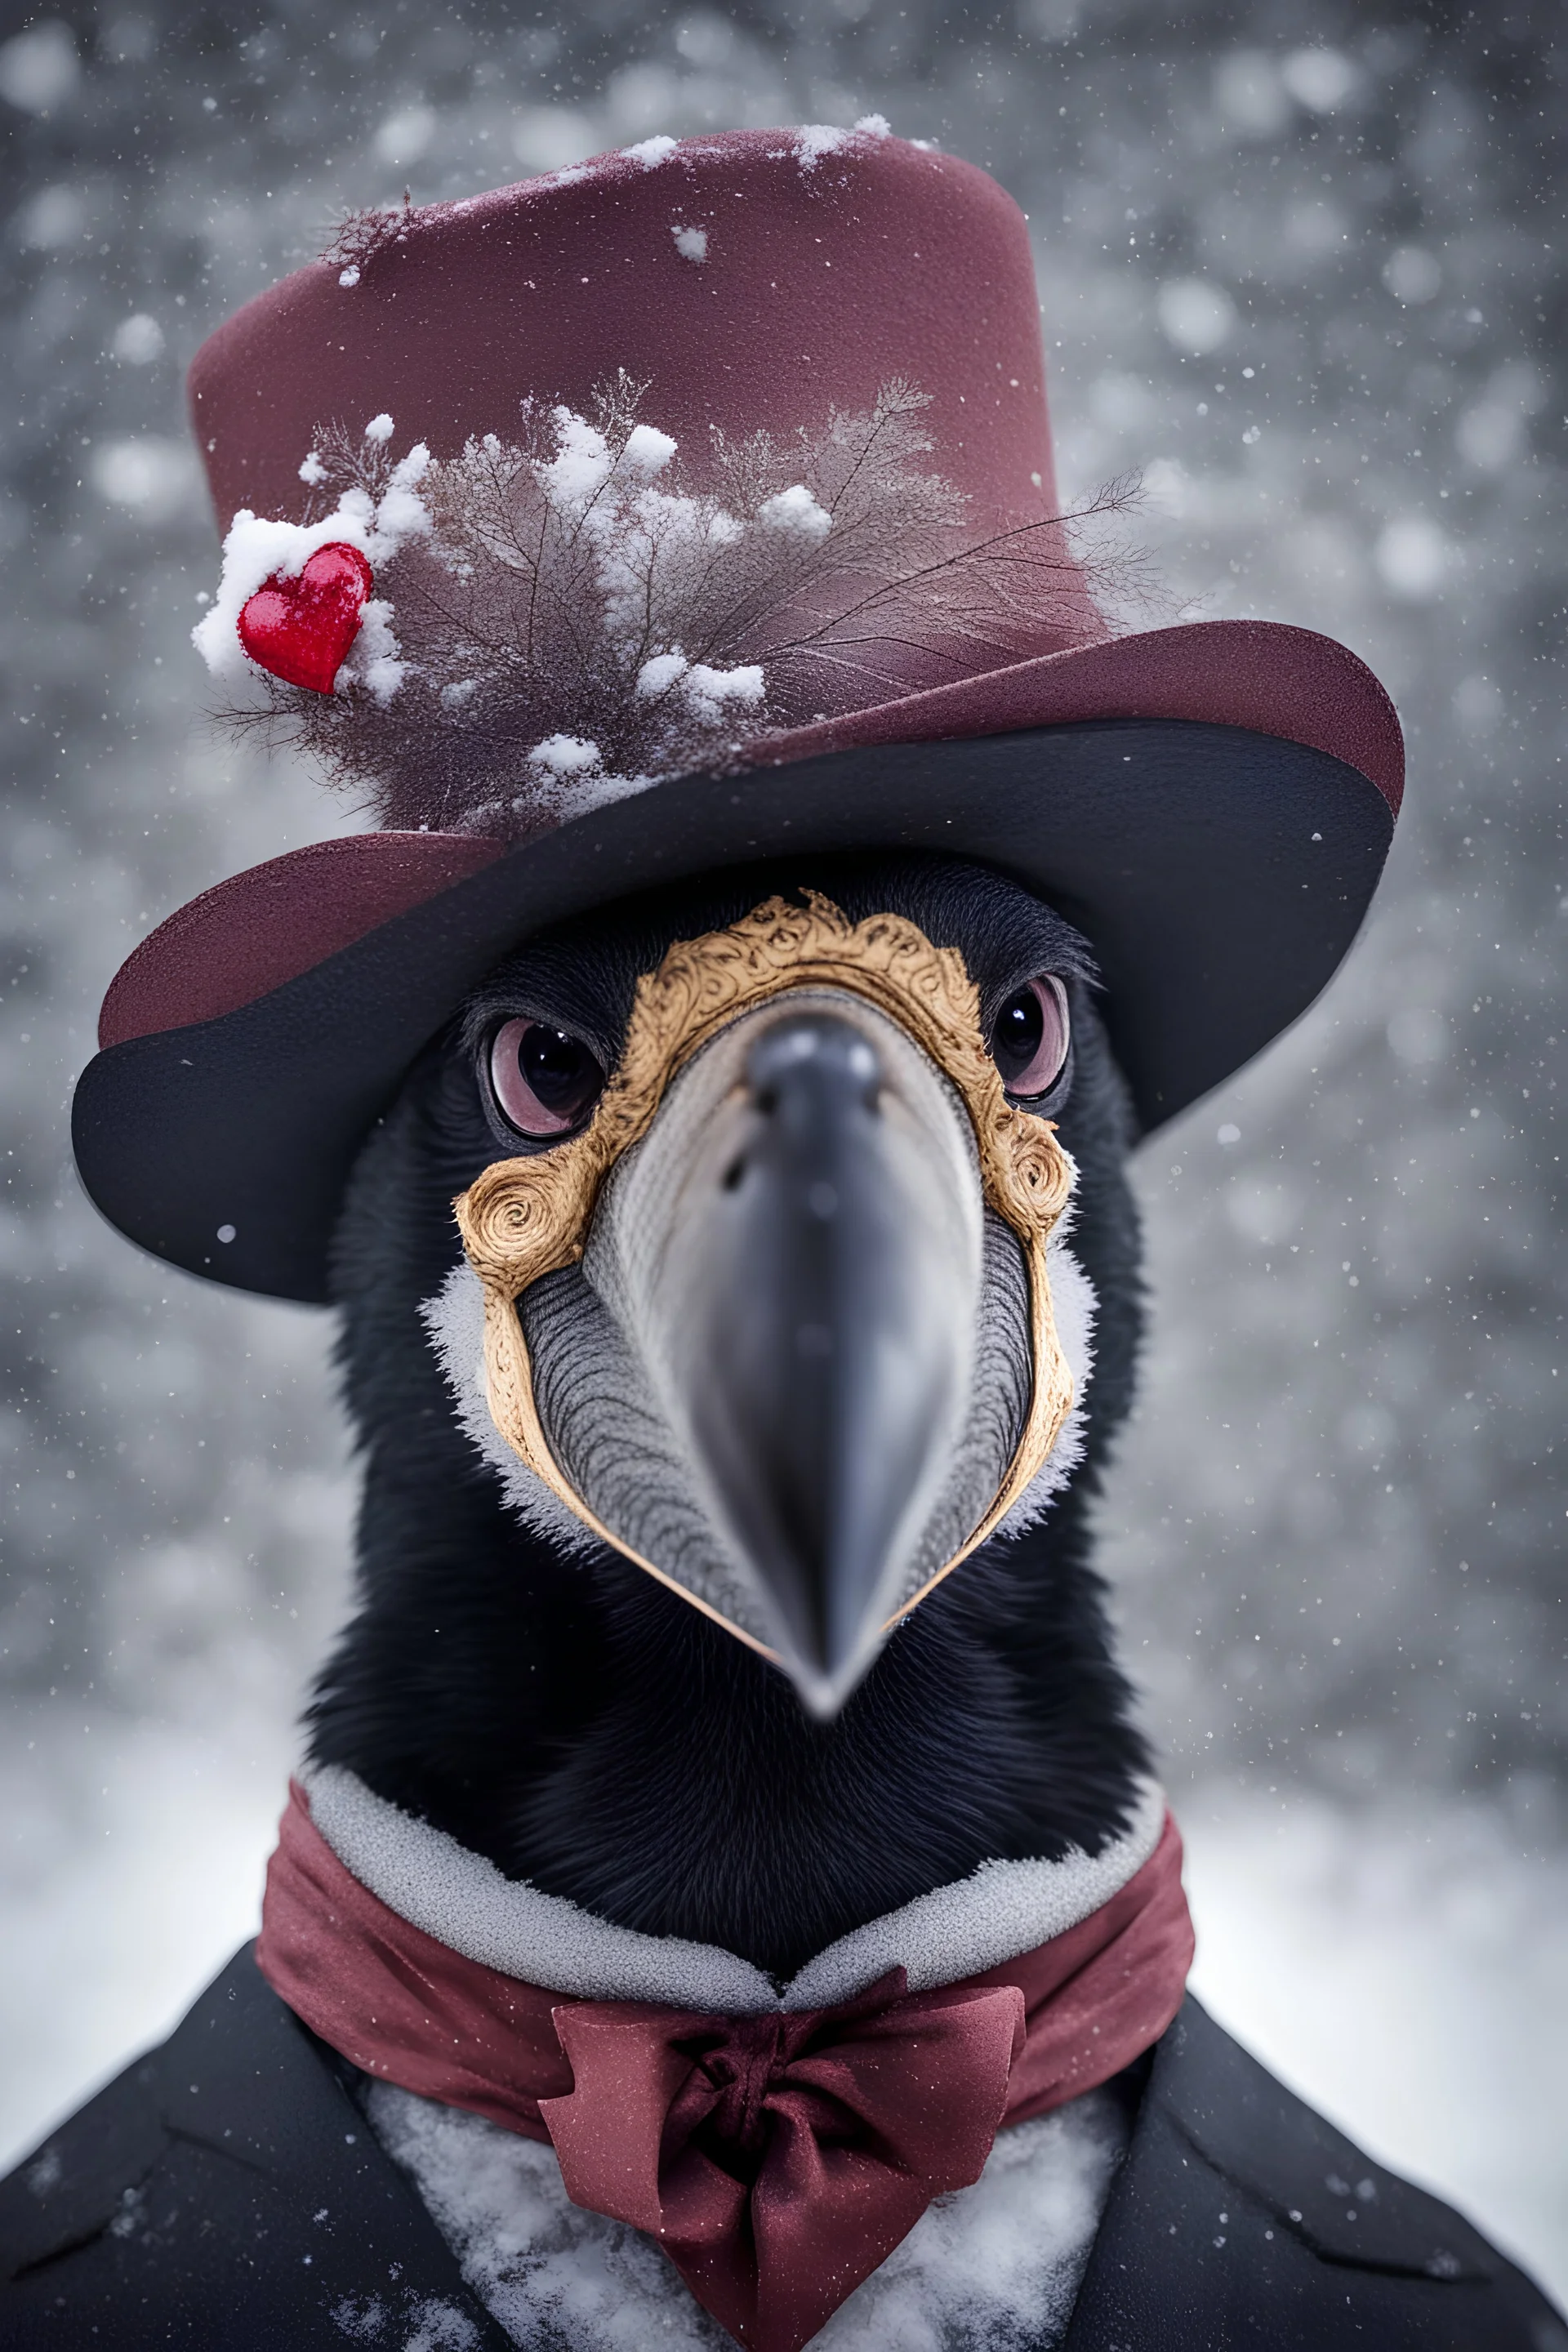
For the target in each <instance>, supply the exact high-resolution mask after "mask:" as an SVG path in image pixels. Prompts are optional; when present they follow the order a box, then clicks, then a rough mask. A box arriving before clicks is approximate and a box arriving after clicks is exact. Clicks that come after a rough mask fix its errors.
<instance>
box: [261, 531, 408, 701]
mask: <svg viewBox="0 0 1568 2352" xmlns="http://www.w3.org/2000/svg"><path fill="white" fill-rule="evenodd" d="M374 585H375V575H374V572H372V570H371V568H370V565H369V563H368V562H366V560H365V558H364V557H363V555H362V554H361V553H360V551H359V549H358V548H357V547H350V546H349V545H348V543H347V541H343V540H333V541H332V542H331V546H330V547H318V548H317V550H316V551H315V553H314V555H312V556H311V558H310V562H308V563H306V564H305V566H304V567H303V569H302V570H301V571H300V572H296V573H295V574H294V575H293V576H292V577H291V578H289V577H287V576H286V575H284V574H283V573H281V572H274V573H273V575H272V577H271V579H270V580H268V582H267V583H266V585H265V586H264V587H260V588H258V590H257V592H256V593H255V595H254V596H252V597H251V599H250V600H249V602H248V604H247V605H246V607H245V610H244V611H243V612H242V613H241V614H240V616H239V642H240V644H241V645H242V646H244V647H245V650H246V652H247V654H248V655H249V656H250V658H251V660H252V661H253V662H256V663H258V665H259V667H261V668H262V669H267V670H270V671H271V673H272V675H273V677H280V678H283V679H285V680H286V681H287V683H288V684H289V686H306V687H309V688H310V691H311V692H312V693H313V694H331V690H332V684H333V681H334V679H335V678H336V677H337V674H338V672H339V670H340V669H341V668H342V665H343V660H344V657H345V656H346V655H347V653H348V650H349V647H350V646H352V645H353V641H354V639H355V637H356V636H358V635H359V625H360V616H361V614H363V611H364V607H365V599H366V598H367V597H368V596H369V594H370V592H371V590H372V588H373V587H374Z"/></svg>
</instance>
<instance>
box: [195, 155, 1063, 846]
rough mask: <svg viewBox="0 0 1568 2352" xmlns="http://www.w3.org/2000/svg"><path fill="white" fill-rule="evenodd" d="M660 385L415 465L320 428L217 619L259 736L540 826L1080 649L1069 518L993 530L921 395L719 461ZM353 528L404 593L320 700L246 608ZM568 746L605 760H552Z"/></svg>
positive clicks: (837, 416) (373, 441)
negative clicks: (1071, 645)
mask: <svg viewBox="0 0 1568 2352" xmlns="http://www.w3.org/2000/svg"><path fill="white" fill-rule="evenodd" d="M837 135H839V136H842V137H843V138H853V137H856V136H863V135H869V134H858V133H848V132H846V133H842V134H837ZM646 389H647V387H646V386H644V385H641V384H638V383H635V382H634V381H633V380H632V379H631V378H630V377H629V376H627V375H626V374H625V373H622V374H620V375H619V376H617V377H616V380H615V381H614V382H613V383H607V384H605V385H603V386H601V387H600V388H599V390H598V391H597V392H596V393H595V396H594V399H593V402H592V404H591V405H590V410H589V413H588V414H586V415H580V414H578V412H577V411H576V410H574V409H573V408H571V407H569V406H567V405H565V404H561V403H556V404H545V403H543V402H525V403H524V404H522V408H521V415H520V419H519V425H518V427H517V437H516V438H515V439H505V440H503V439H502V438H501V437H500V436H499V435H498V434H495V433H487V434H484V435H482V436H475V437H474V438H473V439H471V440H469V441H468V443H466V444H465V446H464V447H463V448H462V450H461V451H460V452H458V454H457V455H456V456H455V457H448V458H443V459H440V460H437V461H432V460H431V458H430V457H429V454H428V452H427V451H426V449H425V448H424V447H423V446H420V447H419V448H417V449H415V450H411V451H410V452H409V453H408V454H407V456H406V457H403V458H402V459H396V460H395V458H394V456H393V446H394V442H393V434H392V430H391V425H392V419H391V417H390V416H389V415H386V414H385V413H383V414H382V415H377V416H374V417H373V418H372V419H371V420H370V425H369V426H368V427H366V426H360V427H359V428H357V429H354V428H351V427H347V426H344V425H340V424H328V425H321V426H319V427H318V428H317V430H316V432H315V433H314V434H313V436H311V441H310V449H309V452H308V455H307V456H306V457H305V460H304V470H303V475H302V478H303V480H304V484H305V488H306V489H307V491H308V493H309V504H308V506H307V509H306V512H305V515H304V518H303V520H301V521H300V522H299V523H297V524H296V523H292V522H273V521H266V522H262V521H258V519H257V518H256V517H254V516H245V517H239V518H237V519H236V525H235V529H234V530H232V531H231V533H230V540H229V543H228V545H227V548H226V562H225V580H224V585H223V589H222V591H221V593H220V597H219V600H218V604H217V605H216V608H215V609H214V610H213V611H211V612H209V613H208V614H206V615H205V618H204V620H203V622H202V623H201V625H200V626H199V627H198V629H197V631H196V642H197V644H198V645H199V646H200V647H201V649H202V651H203V652H204V654H205V656H206V657H207V658H208V660H209V662H211V663H212V664H213V665H214V667H215V668H216V671H217V673H218V675H219V676H220V677H222V678H223V679H224V681H225V683H226V684H229V683H232V684H234V685H242V684H243V685H244V686H245V687H246V688H247V692H246V693H245V694H243V695H236V696H235V697H234V699H233V706H232V708H231V709H230V711H229V714H228V716H229V718H230V719H231V721H232V723H233V724H234V726H235V727H236V728H237V729H244V730H247V731H252V732H254V731H257V730H261V731H262V732H263V733H269V734H270V738H271V740H273V741H275V742H278V743H279V744H289V745H292V746H297V747H298V748H300V749H301V750H303V751H307V752H310V753H313V754H315V756H316V757H317V758H318V759H319V761H321V765H322V767H323V768H324V769H325V771H326V772H327V775H328V777H329V779H330V780H331V782H334V783H335V784H338V785H339V786H341V787H342V788H343V789H344V790H347V791H352V792H353V793H354V795H355V797H356V799H357V801H358V803H359V805H360V807H361V808H367V809H368V811H369V812H370V813H371V814H373V815H374V818H375V820H376V821H378V822H379V823H381V824H384V825H388V826H391V827H394V828H395V829H397V830H402V831H410V832H415V831H418V830H420V829H422V828H427V829H432V830H438V831H442V832H465V831H466V832H473V833H479V834H484V835H489V836H494V837H498V838H501V839H507V840H515V839H517V838H519V837H523V836H526V835H529V834H531V833H535V832H538V831H539V830H540V829H541V828H542V827H543V826H545V825H548V824H562V823H564V822H568V821H570V820H571V819H573V818H575V817H577V816H580V815H582V814H584V812H585V811H586V810H588V809H590V808H594V807H596V806H599V805H601V804H602V803H604V802H605V801H606V800H610V799H615V798H617V797H620V796H622V795H624V794H625V793H630V792H638V791H641V790H642V789H643V788H644V787H645V786H646V785H647V783H649V782H658V780H660V779H661V778H664V777H668V776H679V775H691V774H700V773H704V772H706V773H713V772H719V773H727V772H734V771H735V770H736V769H737V768H738V767H740V766H741V765H742V763H743V761H744V759H745V756H746V752H747V747H748V746H749V745H750V744H751V743H752V742H753V741H755V740H757V739H758V738H759V737H761V736H763V735H765V734H767V733H768V732H770V731H772V730H775V729H779V728H784V727H789V726H792V725H795V724H798V723H800V722H801V721H803V720H807V719H816V718H821V717H824V716H827V715H829V714H832V713H835V712H837V711H840V710H848V709H859V708H862V707H864V706H866V705H867V704H872V703H878V702H881V701H885V700H887V699H888V698H889V696H891V695H894V694H896V693H898V692H899V691H900V690H902V689H903V688H906V687H907V686H908V684H909V683H910V676H911V671H913V672H914V673H915V674H916V675H918V676H921V677H923V679H924V682H926V683H931V682H932V680H933V679H934V678H935V677H945V676H948V675H951V674H953V673H954V672H958V673H963V672H965V671H968V670H973V669H985V668H990V667H1000V666H1005V665H1006V664H1007V663H1009V662H1012V661H1016V660H1019V659H1022V658H1024V657H1026V656H1027V655H1028V654H1030V653H1033V652H1037V651H1039V650H1041V649H1042V646H1043V644H1048V645H1049V646H1050V647H1051V649H1053V650H1058V649H1059V647H1060V646H1061V644H1062V642H1063V641H1064V637H1065V636H1066V635H1068V634H1069V633H1070V629H1071V627H1072V626H1073V625H1079V624H1081V623H1082V620H1083V613H1084V610H1085V605H1084V591H1083V585H1082V574H1081V572H1079V570H1078V569H1077V568H1076V567H1075V565H1074V564H1073V563H1072V562H1069V561H1068V559H1067V557H1066V555H1065V553H1064V550H1065V547H1066V541H1065V540H1064V537H1063V526H1062V524H1061V522H1060V521H1059V520H1056V519H1050V518H1047V519H1045V520H1040V521H1034V520H1030V521H1029V522H1026V523H1025V524H1023V525H1021V526H1014V527H1009V528H1008V529H1006V530H1002V531H996V530H993V529H991V528H990V527H989V526H984V525H983V526H979V527H977V528H974V529H973V530H971V529H970V527H969V526H968V524H967V522H966V512H967V501H966V500H965V499H964V498H963V496H962V495H961V494H960V493H959V492H958V491H957V490H955V489H954V488H953V487H952V484H951V483H949V482H946V481H944V480H943V479H942V477H941V476H940V475H938V474H935V473H932V472H931V471H929V470H928V469H927V465H926V460H927V457H928V455H929V452H930V450H931V436H930V433H929V430H928V427H927V425H926V419H925V412H926V411H927V409H928V408H929V406H930V401H929V398H928V396H927V395H926V394H924V393H922V392H921V391H919V390H918V389H917V388H916V387H915V386H913V385H911V384H909V383H903V382H901V381H900V380H897V379H894V380H890V381H889V383H885V384H884V385H883V386H882V387H881V389H880V390H879V393H878V394H877V398H876V401H875V403H874V404H873V405H872V406H871V407H870V408H869V409H868V410H867V411H865V412H863V413H855V414H849V413H847V412H845V411H842V410H837V409H834V408H831V407H829V408H828V409H827V411H826V416H825V417H824V418H823V420H822V421H821V422H820V423H819V424H817V425H815V426H813V427H812V428H810V429H805V428H802V429H801V430H800V431H799V432H797V433H796V434H795V435H794V436H791V437H788V438H778V439H775V438H774V437H773V436H771V435H769V434H768V433H766V432H761V431H759V432H756V433H752V434H749V435H746V436H743V437H742V438H740V439H734V438H731V437H730V436H726V435H725V434H723V433H722V432H720V431H718V430H717V429H714V430H712V431H711V432H710V435H709V436H708V441H707V446H706V448H705V449H703V450H702V451H701V452H700V454H699V456H698V457H697V459H696V461H695V462H689V453H688V452H683V451H681V450H680V449H679V447H678V446H677V443H676V440H675V437H674V436H672V435H670V434H668V433H667V432H664V431H662V430H661V429H660V428H659V426H658V425H657V424H655V423H654V422H653V421H652V420H651V419H650V418H645V417H644V416H643V415H641V414H640V412H639V404H640V403H641V401H642V399H643V396H644V394H645V391H646ZM334 501H335V503H334ZM1074 520H1077V519H1074ZM334 538H338V539H342V540H346V541H349V542H350V543H351V544H353V545H354V546H356V547H358V548H360V549H361V550H362V551H363V552H364V553H365V554H366V555H367V557H368V558H369V560H370V562H371V563H372V565H373V567H374V571H375V574H376V579H375V595H376V599H377V602H378V604H380V605H381V606H382V607H383V609H382V611H380V612H379V613H375V614H371V615H370V618H369V620H368V621H367V622H366V624H365V625H364V627H363V630H362V638H363V643H362V644H361V645H360V646H358V647H356V649H355V651H354V653H353V655H352V656H351V658H350V660H349V661H348V662H347V663H346V664H345V666H344V668H343V671H342V674H341V676H340V678H339V681H338V688H339V690H338V691H337V692H335V693H333V694H330V695H322V694H313V693H311V692H310V691H309V689H307V688H299V687H294V686H290V685H289V683H288V682H287V681H286V680H283V679H279V678H275V677H269V676H268V674H267V673H265V672H262V671H260V670H258V669H256V668H255V667H253V666H252V665H251V664H249V663H248V662H247V660H246V658H245V656H244V654H243V652H242V651H241V649H240V647H239V645H238V642H237V619H238V614H239V611H240V609H241V607H242V606H243V604H244V602H245V599H246V597H247V595H248V594H250V593H254V591H255V590H256V588H258V587H259V586H260V585H261V584H262V583H263V581H264V580H265V579H267V578H268V577H270V576H271V574H272V572H274V571H277V570H279V569H281V570H283V571H285V572H288V571H289V570H294V569H297V568H298V567H299V565H300V563H301V562H304V561H305V560H307V559H308V557H309V555H310V553H311V552H313V551H314V549H315V548H316V547H318V546H321V545H323V544H327V543H329V542H330V541H331V540H332V539H334ZM386 608H390V609H386ZM1074 616H1076V622H1075V619H1074ZM1095 626H1096V627H1097V628H1098V626H1099V624H1098V623H1096V624H1095ZM381 632H384V633H385V634H380V633H381ZM677 656H679V662H681V663H684V665H685V667H679V664H678V660H677ZM659 665H663V667H662V669H661V668H660V667H659ZM656 677H662V678H663V681H664V682H663V684H662V686H661V687H660V688H658V690H655V688H654V686H653V684H652V681H653V680H654V679H655V678H656ZM451 686H460V687H461V688H463V692H462V694H461V696H460V697H456V696H452V695H449V694H448V693H447V688H448V687H451ZM558 739H566V740H571V741H573V742H577V743H592V744H595V745H596V746H597V747H598V751H599V760H598V761H597V763H596V764H592V763H584V764H581V765H580V766H579V767H578V768H577V770H576V771H575V772H574V774H568V773H567V772H565V771H564V770H563V768H562V766H561V765H560V763H559V762H557V761H552V760H551V759H550V758H547V757H536V756H535V754H536V753H538V752H539V751H540V749H541V747H542V746H549V745H551V744H552V743H554V742H556V740H558Z"/></svg>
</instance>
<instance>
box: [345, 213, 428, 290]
mask: <svg viewBox="0 0 1568 2352" xmlns="http://www.w3.org/2000/svg"><path fill="white" fill-rule="evenodd" d="M429 209H431V208H430V207H428V206H426V205H420V206H417V207H416V205H414V204H413V203H412V202H411V200H410V199H409V198H408V197H407V196H406V195H405V197H404V199H403V202H402V204H401V205H371V206H369V207H367V208H364V209H361V210H356V211H353V212H346V213H343V214H342V215H341V216H340V218H339V219H337V220H336V221H334V222H333V224H332V229H331V236H329V237H328V239H327V242H326V244H325V245H324V246H323V247H321V259H322V260H323V261H325V262H328V263H330V264H331V267H332V268H334V269H337V270H353V271H354V272H355V273H356V277H355V281H354V282H356V283H357V282H358V281H357V273H358V272H360V271H362V270H363V269H365V268H368V267H369V265H370V264H371V262H373V261H374V259H375V257H376V255H377V254H378V253H384V252H385V250H386V248H387V247H388V246H389V245H395V244H396V243H397V241H398V239H399V237H401V236H403V235H404V234H405V231H406V230H407V228H408V226H409V225H410V223H411V221H412V220H413V218H414V215H415V213H416V210H417V211H419V212H421V213H423V212H426V211H428V210H429ZM339 282H340V284H341V283H342V279H341V278H340V280H339Z"/></svg>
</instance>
